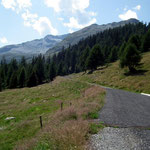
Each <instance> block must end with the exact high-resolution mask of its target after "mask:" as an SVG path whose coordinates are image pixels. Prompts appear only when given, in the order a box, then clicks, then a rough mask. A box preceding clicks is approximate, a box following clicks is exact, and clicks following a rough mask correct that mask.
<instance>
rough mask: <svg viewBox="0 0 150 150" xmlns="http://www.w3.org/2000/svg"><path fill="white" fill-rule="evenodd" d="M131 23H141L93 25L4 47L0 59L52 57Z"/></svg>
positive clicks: (127, 22) (126, 22) (133, 20)
mask: <svg viewBox="0 0 150 150" xmlns="http://www.w3.org/2000/svg"><path fill="white" fill-rule="evenodd" d="M129 23H130V24H136V23H139V21H138V20H136V19H129V20H126V21H121V22H113V23H109V24H104V25H97V24H93V25H90V26H88V27H85V28H83V29H81V30H79V31H77V32H74V33H72V34H65V35H60V36H53V35H47V36H45V37H44V38H42V39H36V40H33V41H28V42H24V43H21V44H16V45H8V46H4V47H2V48H0V59H2V57H3V56H5V58H6V60H8V61H9V60H10V59H12V58H16V59H17V60H19V59H20V58H21V57H22V56H25V58H27V59H31V58H32V57H33V56H37V55H38V54H40V53H41V54H45V55H46V56H48V55H52V54H54V53H57V52H59V51H61V50H62V49H63V48H67V47H69V45H74V44H77V43H78V42H79V41H80V40H82V39H85V38H86V37H88V36H92V35H94V34H96V33H99V32H103V31H104V30H107V29H113V28H116V27H119V26H124V25H126V24H129Z"/></svg>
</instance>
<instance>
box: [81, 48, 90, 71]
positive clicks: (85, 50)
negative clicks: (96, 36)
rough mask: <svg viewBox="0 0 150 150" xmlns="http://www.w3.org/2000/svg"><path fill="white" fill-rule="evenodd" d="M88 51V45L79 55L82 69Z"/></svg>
mask: <svg viewBox="0 0 150 150" xmlns="http://www.w3.org/2000/svg"><path fill="white" fill-rule="evenodd" d="M89 53H90V48H89V46H88V47H86V49H84V50H83V52H82V55H81V56H80V66H81V69H82V70H83V71H86V59H87V58H88V56H89Z"/></svg>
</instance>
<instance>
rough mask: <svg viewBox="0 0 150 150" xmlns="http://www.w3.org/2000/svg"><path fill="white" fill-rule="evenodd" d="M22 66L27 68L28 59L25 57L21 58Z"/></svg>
mask: <svg viewBox="0 0 150 150" xmlns="http://www.w3.org/2000/svg"><path fill="white" fill-rule="evenodd" d="M20 65H21V67H26V65H27V63H26V59H25V57H24V56H22V58H21V61H20Z"/></svg>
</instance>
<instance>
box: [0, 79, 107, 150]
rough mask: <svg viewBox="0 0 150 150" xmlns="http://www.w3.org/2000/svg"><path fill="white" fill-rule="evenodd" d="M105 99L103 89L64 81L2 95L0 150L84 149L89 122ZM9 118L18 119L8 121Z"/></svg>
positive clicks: (4, 92) (6, 92)
mask: <svg viewBox="0 0 150 150" xmlns="http://www.w3.org/2000/svg"><path fill="white" fill-rule="evenodd" d="M104 95H105V91H104V90H103V89H102V88H100V87H97V86H91V85H89V84H87V83H83V82H80V81H73V80H68V79H65V78H61V77H58V78H57V79H56V80H55V81H54V82H53V83H51V84H44V85H41V86H38V87H34V88H23V89H15V90H6V91H3V92H1V93H0V127H1V128H2V127H3V128H2V130H0V145H1V146H0V149H1V150H4V149H5V150H7V149H9V150H10V149H19V150H25V149H33V150H46V149H52V150H55V149H57V150H59V149H60V150H67V149H68V150H70V149H73V150H74V149H79V150H80V149H83V148H84V145H85V143H86V141H87V139H88V136H89V131H90V123H89V121H88V120H89V119H90V118H93V116H94V117H95V114H96V112H97V111H99V110H100V108H101V107H102V106H103V104H104ZM61 102H63V104H64V107H63V110H62V111H61V110H60V103H61ZM70 104H72V105H70ZM89 114H90V115H89ZM39 116H42V118H43V129H42V130H41V129H40V123H39ZM6 117H15V119H14V120H10V121H6V120H5V119H6Z"/></svg>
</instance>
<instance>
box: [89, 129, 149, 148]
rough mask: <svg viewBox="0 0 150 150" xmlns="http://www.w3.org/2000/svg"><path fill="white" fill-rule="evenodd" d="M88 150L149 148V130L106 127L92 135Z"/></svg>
mask: <svg viewBox="0 0 150 150" xmlns="http://www.w3.org/2000/svg"><path fill="white" fill-rule="evenodd" d="M89 150H150V130H141V129H133V128H120V129H119V128H110V127H107V128H104V129H103V130H102V131H100V132H99V133H98V134H96V135H93V136H92V138H91V144H90V148H89Z"/></svg>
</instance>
